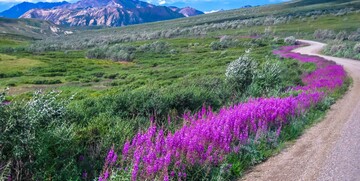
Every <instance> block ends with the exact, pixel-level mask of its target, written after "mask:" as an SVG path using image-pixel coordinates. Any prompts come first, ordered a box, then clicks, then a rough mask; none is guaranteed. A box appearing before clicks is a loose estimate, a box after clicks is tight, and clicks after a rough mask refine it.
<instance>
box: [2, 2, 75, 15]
mask: <svg viewBox="0 0 360 181" xmlns="http://www.w3.org/2000/svg"><path fill="white" fill-rule="evenodd" d="M65 4H69V3H68V2H66V1H62V2H38V3H31V2H22V3H19V4H17V5H15V6H13V7H11V8H10V9H8V10H5V11H3V12H1V13H0V17H5V18H19V17H20V16H21V15H23V14H24V13H26V12H27V11H29V10H31V9H39V8H40V9H51V8H54V7H57V6H62V5H65Z"/></svg>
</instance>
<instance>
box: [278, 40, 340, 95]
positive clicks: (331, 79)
mask: <svg viewBox="0 0 360 181" xmlns="http://www.w3.org/2000/svg"><path fill="white" fill-rule="evenodd" d="M297 47H298V46H286V47H282V48H281V49H279V50H275V51H274V53H275V54H277V55H279V56H281V57H283V58H292V59H296V60H299V61H301V62H311V63H314V64H315V65H316V67H317V69H316V70H315V71H314V72H312V73H310V74H306V75H304V76H303V78H302V81H303V83H304V84H305V86H298V87H296V88H295V89H296V90H303V91H311V92H313V91H320V90H322V89H323V90H324V91H325V92H326V91H331V90H334V89H336V88H338V87H341V86H342V85H343V83H344V80H345V78H346V72H345V70H344V68H343V67H342V66H340V65H337V64H335V63H334V62H331V61H328V60H326V59H324V58H321V57H317V56H309V55H302V54H299V53H294V52H291V50H293V49H295V48H297Z"/></svg>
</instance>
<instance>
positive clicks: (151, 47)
mask: <svg viewBox="0 0 360 181" xmlns="http://www.w3.org/2000/svg"><path fill="white" fill-rule="evenodd" d="M169 47H170V45H169V44H168V43H166V42H163V41H155V42H153V43H148V44H144V45H141V46H140V47H139V50H140V51H142V52H155V53H163V52H166V51H168V49H169Z"/></svg>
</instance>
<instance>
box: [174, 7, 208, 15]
mask: <svg viewBox="0 0 360 181" xmlns="http://www.w3.org/2000/svg"><path fill="white" fill-rule="evenodd" d="M169 8H170V9H171V10H173V11H175V12H177V13H180V14H182V15H184V16H185V17H189V16H197V15H201V14H205V13H204V12H202V11H199V10H197V9H194V8H192V7H185V8H178V7H175V6H169Z"/></svg>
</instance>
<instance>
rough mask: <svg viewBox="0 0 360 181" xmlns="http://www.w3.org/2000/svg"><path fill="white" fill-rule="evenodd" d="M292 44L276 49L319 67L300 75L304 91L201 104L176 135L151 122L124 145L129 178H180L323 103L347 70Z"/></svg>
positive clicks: (219, 160) (278, 51)
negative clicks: (211, 105) (228, 103)
mask: <svg viewBox="0 0 360 181" xmlns="http://www.w3.org/2000/svg"><path fill="white" fill-rule="evenodd" d="M296 47H297V46H289V47H283V48H282V49H280V50H277V51H275V52H274V53H275V54H278V55H280V56H282V57H285V58H294V59H297V60H299V61H301V62H313V63H315V64H316V65H317V67H318V69H317V70H316V71H314V72H313V73H311V74H308V75H306V76H304V77H303V82H304V84H305V86H302V87H300V86H299V87H297V88H296V89H297V90H305V91H301V93H299V95H297V96H290V97H285V98H259V99H252V100H249V101H248V102H246V103H240V104H237V105H234V106H231V107H227V108H222V109H221V110H220V111H219V112H218V113H214V112H213V111H212V110H211V108H208V109H206V108H205V107H204V108H203V109H202V110H201V111H200V112H198V113H197V114H195V115H189V114H185V115H184V116H183V119H184V125H183V126H182V127H181V128H180V129H179V130H177V131H175V132H174V133H170V132H166V131H164V130H163V129H158V128H157V127H156V126H151V127H150V128H149V129H148V130H147V131H146V132H145V133H138V134H137V135H136V136H135V137H134V138H133V140H131V141H129V142H126V143H125V145H124V148H123V151H122V163H124V164H125V165H127V166H129V167H130V168H128V169H130V170H132V180H153V179H155V178H157V179H162V180H170V179H173V178H177V179H179V180H181V179H182V178H184V179H185V178H186V169H187V168H191V167H192V166H213V165H219V164H220V163H221V162H222V161H223V159H224V158H225V157H226V156H227V155H228V154H230V153H236V152H238V151H239V150H240V148H241V146H243V145H245V144H247V143H248V142H249V140H250V139H257V138H258V137H259V136H261V135H262V134H267V133H268V132H269V131H276V133H277V135H279V134H280V132H281V128H282V126H283V125H285V124H287V123H289V121H291V120H292V118H294V117H297V116H299V115H301V114H303V113H304V112H306V111H307V110H309V109H310V108H311V107H312V106H314V105H316V104H318V103H319V102H320V101H322V99H323V98H324V96H325V94H326V92H329V91H332V90H334V89H335V88H338V87H340V86H342V84H343V81H344V79H345V77H346V74H345V71H344V69H343V68H342V67H341V66H338V65H336V64H334V63H332V62H328V61H326V60H325V59H322V58H319V57H314V56H305V55H300V54H296V53H292V52H291V50H293V49H294V48H296ZM112 150H113V149H112ZM110 162H111V163H112V161H110ZM107 163H108V161H107ZM102 178H104V177H102ZM106 178H107V177H106ZM106 178H105V179H106Z"/></svg>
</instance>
